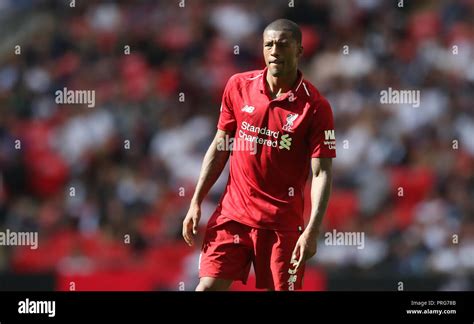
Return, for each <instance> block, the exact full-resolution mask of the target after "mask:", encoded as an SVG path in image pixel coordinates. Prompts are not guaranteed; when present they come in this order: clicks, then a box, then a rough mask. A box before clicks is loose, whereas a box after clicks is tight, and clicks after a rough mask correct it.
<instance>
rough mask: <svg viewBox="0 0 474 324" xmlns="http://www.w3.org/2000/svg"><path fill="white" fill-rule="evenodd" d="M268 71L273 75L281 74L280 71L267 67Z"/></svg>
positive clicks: (278, 75)
mask: <svg viewBox="0 0 474 324" xmlns="http://www.w3.org/2000/svg"><path fill="white" fill-rule="evenodd" d="M268 71H269V72H270V74H271V75H272V76H274V77H280V76H281V75H282V71H280V70H273V69H269V70H268Z"/></svg>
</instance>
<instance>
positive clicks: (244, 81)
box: [227, 70, 263, 87]
mask: <svg viewBox="0 0 474 324" xmlns="http://www.w3.org/2000/svg"><path fill="white" fill-rule="evenodd" d="M262 75H263V70H253V71H247V72H241V73H236V74H234V75H232V76H231V77H230V78H229V81H228V82H227V85H228V86H233V87H243V86H246V85H248V84H250V83H252V82H255V81H257V80H259V79H260V78H261V77H262Z"/></svg>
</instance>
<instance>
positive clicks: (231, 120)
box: [217, 77, 237, 133]
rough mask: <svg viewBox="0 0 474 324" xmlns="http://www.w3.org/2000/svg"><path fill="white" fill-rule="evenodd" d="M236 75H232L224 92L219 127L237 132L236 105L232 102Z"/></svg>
mask: <svg viewBox="0 0 474 324" xmlns="http://www.w3.org/2000/svg"><path fill="white" fill-rule="evenodd" d="M234 79H235V78H234V77H231V78H230V79H229V81H227V84H226V86H225V89H224V93H223V94H222V101H221V108H220V114H219V121H218V123H217V128H218V129H219V130H223V131H228V132H231V133H233V132H235V129H236V128H237V122H236V119H235V113H234V107H233V104H232V88H233V87H234V82H235V81H234Z"/></svg>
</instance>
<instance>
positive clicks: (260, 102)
mask: <svg viewBox="0 0 474 324" xmlns="http://www.w3.org/2000/svg"><path fill="white" fill-rule="evenodd" d="M266 73H267V69H264V70H258V71H250V72H245V73H239V74H235V75H233V76H232V77H231V78H230V79H229V81H228V82H227V85H226V87H225V90H224V94H223V98H222V105H221V112H220V117H219V122H218V125H217V128H218V129H220V130H224V131H227V132H231V133H232V134H233V135H234V139H233V140H230V141H226V143H228V144H229V142H230V143H231V144H232V146H233V150H232V153H231V157H230V175H229V180H228V182H227V186H226V189H225V191H224V194H223V196H222V198H221V200H220V202H219V204H218V206H217V210H218V211H219V212H220V213H221V214H223V215H225V216H227V217H229V218H231V219H233V220H235V221H237V222H241V223H243V224H246V225H249V226H252V227H256V228H263V229H272V230H280V231H298V230H300V229H302V228H303V225H304V224H303V192H304V186H305V182H306V180H307V179H308V175H309V172H310V165H311V158H312V157H320V158H334V157H335V156H336V143H335V134H334V122H333V115H332V110H331V106H330V105H329V103H328V101H327V100H326V99H325V98H324V97H323V96H322V95H321V94H319V92H318V90H316V88H315V87H314V86H313V85H312V84H311V83H309V82H308V81H306V80H305V79H303V75H302V73H301V72H300V71H298V81H297V82H296V83H295V87H294V88H293V89H292V90H290V91H288V92H287V93H284V94H282V95H280V96H279V97H278V98H276V99H272V98H271V96H270V95H269V90H268V87H267V83H266ZM223 148H227V149H228V148H229V147H228V146H226V147H223Z"/></svg>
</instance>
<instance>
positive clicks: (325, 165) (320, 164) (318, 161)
mask: <svg viewBox="0 0 474 324" xmlns="http://www.w3.org/2000/svg"><path fill="white" fill-rule="evenodd" d="M311 170H312V171H313V177H317V176H318V175H319V174H320V173H325V174H328V175H331V174H332V158H311Z"/></svg>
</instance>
